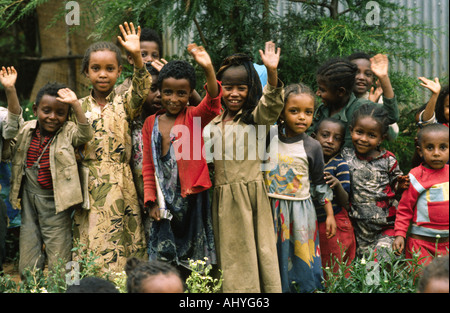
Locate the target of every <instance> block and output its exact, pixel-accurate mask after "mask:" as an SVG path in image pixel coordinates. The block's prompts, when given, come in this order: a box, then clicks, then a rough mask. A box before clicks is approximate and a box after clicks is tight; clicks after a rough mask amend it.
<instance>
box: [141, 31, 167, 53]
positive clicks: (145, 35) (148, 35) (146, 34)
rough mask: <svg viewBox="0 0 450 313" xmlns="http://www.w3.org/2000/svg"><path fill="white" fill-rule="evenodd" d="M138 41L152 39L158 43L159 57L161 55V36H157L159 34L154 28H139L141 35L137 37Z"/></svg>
mask: <svg viewBox="0 0 450 313" xmlns="http://www.w3.org/2000/svg"><path fill="white" fill-rule="evenodd" d="M139 41H154V42H156V44H157V45H158V51H159V57H161V56H162V53H163V45H162V40H161V37H159V34H158V33H157V32H156V30H154V29H151V28H148V27H144V28H142V29H141V37H140V38H139Z"/></svg>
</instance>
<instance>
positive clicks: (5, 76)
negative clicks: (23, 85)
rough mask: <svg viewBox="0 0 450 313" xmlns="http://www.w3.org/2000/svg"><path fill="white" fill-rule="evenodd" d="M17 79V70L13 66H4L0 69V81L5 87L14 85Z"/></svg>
mask: <svg viewBox="0 0 450 313" xmlns="http://www.w3.org/2000/svg"><path fill="white" fill-rule="evenodd" d="M16 81H17V71H16V69H15V68H14V66H11V67H9V66H8V67H7V68H5V67H4V66H3V67H2V68H1V70H0V83H1V84H2V85H3V87H5V89H8V88H11V87H14V86H15V84H16Z"/></svg>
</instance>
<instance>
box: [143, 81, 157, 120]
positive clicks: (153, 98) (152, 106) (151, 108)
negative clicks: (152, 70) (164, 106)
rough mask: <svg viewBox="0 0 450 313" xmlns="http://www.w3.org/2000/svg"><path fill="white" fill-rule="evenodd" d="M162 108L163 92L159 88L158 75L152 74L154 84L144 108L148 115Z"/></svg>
mask: <svg viewBox="0 0 450 313" xmlns="http://www.w3.org/2000/svg"><path fill="white" fill-rule="evenodd" d="M160 109H161V92H160V91H159V88H158V76H157V75H152V86H151V87H150V92H149V93H148V96H147V99H146V100H145V102H144V105H143V110H144V111H145V112H146V113H147V115H152V114H155V113H156V112H158V111H159V110H160Z"/></svg>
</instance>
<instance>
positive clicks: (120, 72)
mask: <svg viewBox="0 0 450 313" xmlns="http://www.w3.org/2000/svg"><path fill="white" fill-rule="evenodd" d="M122 68H123V67H122V65H121V66H119V72H118V74H117V77H119V76H120V74H122Z"/></svg>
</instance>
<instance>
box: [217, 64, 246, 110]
mask: <svg viewBox="0 0 450 313" xmlns="http://www.w3.org/2000/svg"><path fill="white" fill-rule="evenodd" d="M222 92H223V94H222V100H223V102H224V104H225V106H226V107H227V109H228V110H229V111H230V112H232V113H237V112H239V110H240V109H242V107H243V106H244V104H245V102H246V101H247V97H248V85H247V71H246V70H245V67H244V66H233V67H230V68H228V69H226V70H225V71H224V72H223V75H222Z"/></svg>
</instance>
